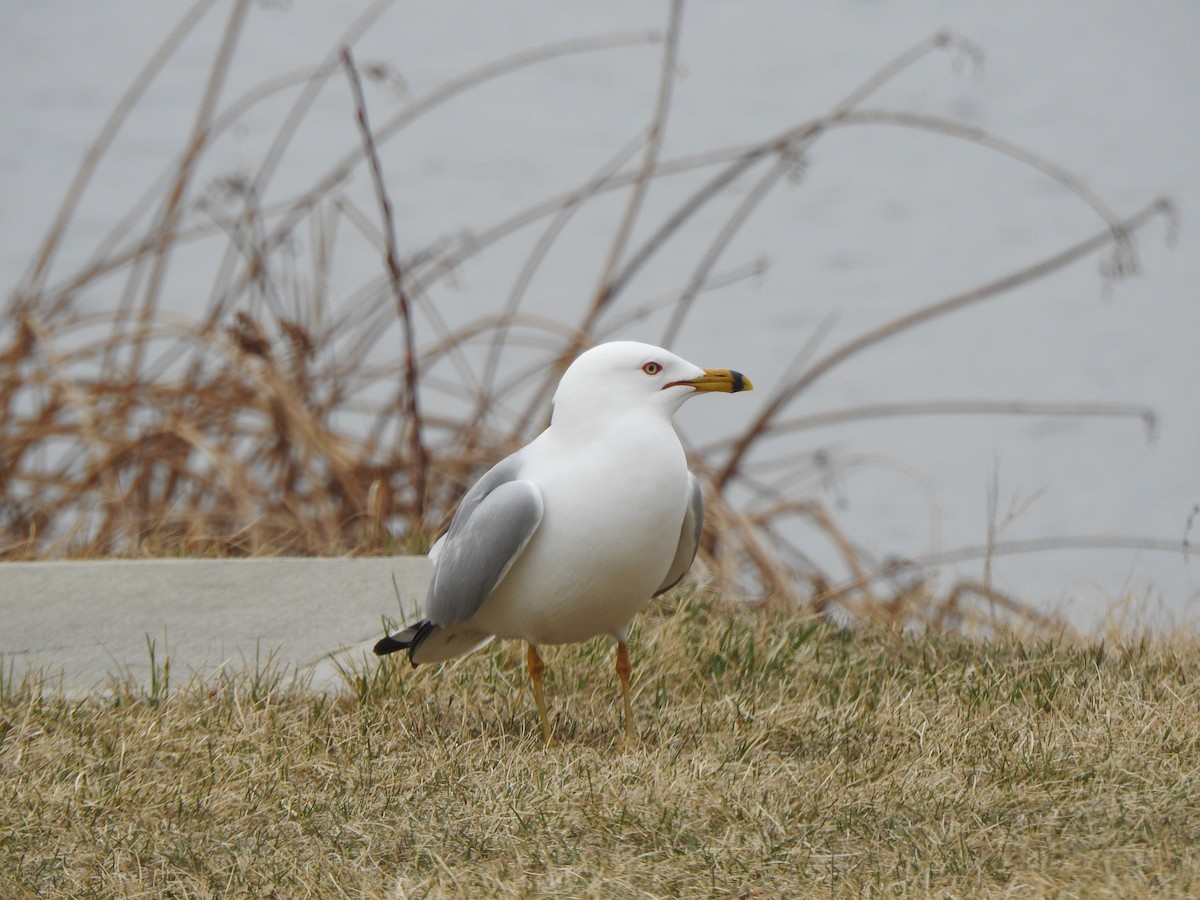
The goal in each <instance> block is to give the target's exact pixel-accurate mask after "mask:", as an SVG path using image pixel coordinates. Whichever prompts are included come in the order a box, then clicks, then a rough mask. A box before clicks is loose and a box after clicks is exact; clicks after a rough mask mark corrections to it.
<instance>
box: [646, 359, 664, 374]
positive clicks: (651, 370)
mask: <svg viewBox="0 0 1200 900" xmlns="http://www.w3.org/2000/svg"><path fill="white" fill-rule="evenodd" d="M642 371H643V372H645V373H646V374H647V375H657V374H658V373H659V372H661V371H662V366H660V365H659V364H658V363H656V362H648V363H646V364H645V365H644V366H642Z"/></svg>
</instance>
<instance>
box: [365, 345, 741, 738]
mask: <svg viewBox="0 0 1200 900" xmlns="http://www.w3.org/2000/svg"><path fill="white" fill-rule="evenodd" d="M751 387H752V385H751V384H750V382H749V380H747V379H746V378H745V377H743V376H742V375H741V374H740V373H738V372H734V371H731V370H728V369H701V368H700V367H698V366H694V365H692V364H691V363H690V362H688V361H687V360H684V359H680V358H679V357H678V356H676V355H674V354H673V353H670V352H668V351H666V350H663V349H662V348H661V347H654V346H651V345H649V344H640V343H635V342H632V341H617V342H614V343H609V344H601V345H599V346H597V347H594V348H592V349H591V350H588V351H587V352H586V353H583V354H582V355H581V356H579V358H578V359H576V360H575V361H574V362H573V363H571V365H570V367H569V368H568V369H567V371H566V372H565V373H564V374H563V377H562V380H561V381H560V382H559V385H558V390H557V391H556V392H555V394H554V400H553V412H552V415H551V419H550V426H549V427H548V428H547V429H546V430H545V431H543V432H542V433H541V434H540V435H539V436H538V437H537V438H535V439H534V440H533V441H531V442H530V443H529V444H527V445H526V446H525V447H523V448H522V449H520V450H518V451H517V452H516V453H513V454H512V455H511V456H509V457H507V458H506V459H503V460H501V461H500V462H499V463H497V464H496V465H495V466H494V467H492V469H490V470H489V471H488V472H487V473H486V474H485V475H484V476H483V477H482V478H480V479H479V481H477V482H476V483H475V485H474V486H473V487H472V488H471V489H470V490H469V491H467V493H466V495H465V496H464V497H463V499H462V501H461V502H460V503H459V506H458V510H457V511H456V512H455V514H454V518H453V519H452V520H451V522H450V528H449V530H448V531H447V532H446V534H445V535H443V536H442V538H441V539H439V540H438V542H437V543H436V544H435V545H434V546H433V549H432V550H431V551H430V553H429V557H430V559H431V560H432V561H433V579H432V581H431V582H430V585H429V593H428V595H427V596H426V599H425V607H424V610H423V614H424V616H425V618H424V619H422V620H421V621H419V622H417V623H416V624H415V625H412V626H410V627H408V628H405V629H404V630H403V631H401V632H399V633H398V634H395V635H390V636H387V637H384V638H383V639H382V640H381V641H379V643H377V644H376V645H375V652H376V653H377V654H379V655H383V654H386V653H393V652H395V651H397V650H407V651H408V658H409V661H410V662H412V664H413V665H414V666H416V665H418V664H420V663H434V662H441V661H443V660H448V659H453V658H455V657H458V656H463V655H464V654H467V653H470V652H471V651H472V650H476V649H478V648H480V647H482V646H483V645H484V644H486V643H488V641H490V640H491V639H492V638H493V637H500V638H509V639H519V640H523V641H525V642H526V644H527V645H528V647H527V651H526V663H527V665H528V668H529V675H530V678H531V679H532V682H533V692H534V698H535V700H536V701H537V708H538V715H539V716H540V717H541V723H542V735H543V737H544V739H545V741H546V743H547V744H549V743H551V741H552V736H551V730H550V720H549V718H548V717H547V714H546V699H545V694H544V693H543V690H542V672H543V669H544V665H543V663H542V659H541V657H540V656H539V655H538V651H537V648H538V646H539V645H540V644H566V643H574V642H576V641H585V640H588V639H589V638H593V637H596V636H598V635H609V636H611V637H612V638H614V639H615V640H616V642H617V657H616V671H617V676H618V678H619V679H620V683H621V697H622V700H623V701H624V707H625V736H626V739H627V740H628V741H630V742H632V740H633V738H634V728H633V707H632V705H631V703H630V699H629V675H630V664H629V650H628V647H627V645H626V638H627V635H628V632H629V625H630V622H632V620H633V617H634V616H635V615H636V614H637V613H638V611H639V610H641V609H642V607H643V606H645V605H646V604H647V603H648V602H649V601H650V599H651V598H652V597H655V596H658V595H659V594H661V593H663V592H664V591H666V590H669V589H670V588H671V587H673V586H674V585H675V584H677V583H678V582H679V580H680V579H681V578H683V576H684V574H685V573H686V572H687V570H688V568H689V567H690V566H691V564H692V560H693V558H694V557H695V555H696V547H697V545H698V543H699V540H700V528H701V524H702V522H703V517H704V506H703V500H702V496H701V492H700V486H699V484H698V483H697V481H696V478H695V476H693V475H692V474H691V473H690V472H689V471H688V468H687V459H686V457H685V455H684V451H683V445H682V444H681V443H680V442H679V436H678V435H677V434H676V433H675V426H674V425H673V423H672V421H671V417H672V415H674V413H675V411H676V410H678V409H679V407H680V406H681V405H682V404H683V402H684V401H685V400H687V399H688V398H689V397H692V396H694V395H695V394H697V393H702V392H710V391H720V392H725V393H734V392H737V391H748V390H750V389H751Z"/></svg>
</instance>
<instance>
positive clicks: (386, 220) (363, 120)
mask: <svg viewBox="0 0 1200 900" xmlns="http://www.w3.org/2000/svg"><path fill="white" fill-rule="evenodd" d="M342 64H343V65H344V66H345V67H346V75H347V76H348V78H349V80H350V89H351V91H352V92H353V95H354V108H355V115H356V120H357V122H358V127H359V131H360V132H361V134H362V142H363V155H364V156H365V157H366V158H367V160H368V162H369V163H370V170H371V180H372V183H373V184H374V186H375V196H376V197H377V198H378V200H379V213H380V218H381V220H382V222H383V232H384V245H385V248H386V249H385V253H384V265H385V266H386V267H387V273H388V282H389V284H390V286H391V289H392V296H393V298H394V299H395V301H396V311H397V313H398V314H399V316H400V326H401V331H402V334H403V338H404V346H403V349H404V405H405V412H406V414H407V417H408V422H407V429H406V437H407V442H408V447H409V452H410V453H411V454H412V460H413V465H412V488H413V506H414V507H415V509H416V516H415V518H416V520H417V521H423V520H424V518H425V510H426V504H427V502H428V497H427V494H428V488H427V482H428V477H429V471H428V470H429V453H428V451H427V450H426V448H425V441H424V436H423V434H422V430H423V429H422V423H421V408H420V400H419V398H418V396H417V391H418V389H419V387H420V373H419V372H418V370H417V349H416V338H415V336H414V334H413V319H412V302H411V301H410V300H409V297H408V292H407V290H406V289H405V287H404V273H403V272H402V271H401V269H400V259H399V255H398V254H397V251H396V227H395V223H394V221H393V217H392V203H391V200H390V199H389V198H388V194H387V190H386V188H385V187H384V184H383V167H382V166H381V165H380V163H379V154H378V152H377V150H376V148H375V139H374V137H373V136H372V134H371V127H370V125H369V124H368V122H367V106H366V100H365V99H364V97H363V90H362V82H361V80H360V79H359V77H358V70H357V69H356V68H355V67H354V57H353V56H352V55H351V53H350V48H349V47H343V48H342Z"/></svg>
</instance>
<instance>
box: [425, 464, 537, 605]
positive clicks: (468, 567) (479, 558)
mask: <svg viewBox="0 0 1200 900" xmlns="http://www.w3.org/2000/svg"><path fill="white" fill-rule="evenodd" d="M519 457H520V453H519V452H518V453H515V454H513V455H512V456H510V457H508V458H507V459H505V460H502V461H501V462H499V463H497V464H496V465H495V466H494V467H492V469H491V470H489V471H488V472H487V473H486V474H485V475H484V476H483V477H482V478H480V479H479V481H477V482H476V483H475V485H474V486H473V487H472V488H471V490H469V491H467V494H466V496H465V497H463V499H462V502H461V503H460V504H459V506H458V511H457V512H456V513H455V514H454V519H453V520H452V521H451V522H450V530H449V531H447V532H446V535H445V537H443V538H442V540H441V541H440V546H439V547H438V552H437V554H436V558H435V559H434V568H433V580H432V581H431V582H430V584H429V594H428V595H427V597H426V598H425V616H426V617H427V618H428V619H429V620H430V621H431V622H434V623H436V624H438V625H452V624H454V623H457V622H463V621H466V620H467V619H469V618H470V617H471V616H472V615H474V613H475V611H476V610H477V609H479V607H480V605H481V604H482V603H483V601H484V600H486V599H487V597H488V595H489V594H490V593H491V592H492V591H493V590H494V589H495V587H496V585H498V584H499V583H500V581H501V579H503V578H504V576H505V575H506V574H508V570H509V569H510V568H512V565H513V563H515V562H516V561H517V559H518V558H519V557H520V555H521V552H522V551H523V550H524V549H525V547H526V545H527V544H528V543H529V539H530V538H532V537H533V533H534V532H535V531H537V527H538V525H539V524H540V523H541V521H542V495H541V492H540V491H539V490H538V489H537V486H536V485H534V484H532V483H531V482H528V481H520V480H518V479H517V478H516V474H517V472H519V471H520V461H519Z"/></svg>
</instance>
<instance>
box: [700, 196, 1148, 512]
mask: <svg viewBox="0 0 1200 900" xmlns="http://www.w3.org/2000/svg"><path fill="white" fill-rule="evenodd" d="M1169 211H1170V204H1169V203H1168V202H1167V201H1166V200H1164V199H1161V198H1160V199H1158V200H1155V201H1154V202H1153V203H1150V204H1149V205H1147V206H1146V207H1144V208H1143V209H1141V210H1139V211H1138V212H1136V213H1134V214H1133V215H1132V216H1130V217H1129V218H1127V219H1124V220H1122V221H1120V222H1118V223H1117V226H1116V227H1113V228H1108V229H1105V230H1104V231H1102V232H1100V233H1098V234H1095V235H1092V236H1091V237H1089V238H1086V239H1085V240H1082V241H1079V242H1078V243H1076V244H1073V245H1071V246H1070V247H1067V248H1066V249H1065V250H1061V251H1059V252H1058V253H1055V254H1053V255H1052V256H1048V257H1046V258H1045V259H1042V260H1039V261H1038V262H1036V263H1034V264H1033V265H1030V266H1026V267H1025V268H1023V269H1019V270H1017V271H1015V272H1011V273H1009V274H1008V275H1005V276H1004V277H1002V278H998V279H996V280H995V281H991V282H988V283H987V284H983V285H980V286H979V287H976V288H973V289H971V290H969V291H964V292H963V293H961V294H955V295H953V296H951V297H948V298H946V299H945V300H940V301H938V302H937V303H932V304H930V305H928V306H924V307H921V308H920V309H917V310H914V311H913V312H911V313H908V314H906V315H903V316H900V317H898V318H896V319H893V320H891V321H890V322H886V323H885V324H883V325H881V326H879V327H878V328H873V329H871V330H870V331H867V332H865V333H864V334H861V335H859V336H858V337H856V338H854V339H853V340H850V341H848V342H846V343H845V344H843V345H842V346H840V347H838V348H836V349H835V350H833V351H831V352H829V353H828V354H826V355H825V356H823V357H821V358H820V359H818V360H817V361H815V362H814V363H813V364H812V365H810V366H809V367H808V369H807V370H805V371H804V372H803V373H802V374H801V375H800V376H799V377H797V378H796V379H795V380H793V381H791V382H789V383H788V384H786V385H782V386H780V388H779V389H778V390H777V391H776V393H775V395H774V396H773V397H772V399H771V400H770V402H768V403H767V404H766V406H765V407H764V408H763V411H762V412H761V413H760V414H759V416H758V418H757V419H756V420H755V422H754V423H753V424H752V425H751V426H750V427H749V428H748V429H747V430H746V432H745V433H744V434H743V435H742V436H741V437H740V438H739V439H738V441H737V442H736V443H735V444H734V447H733V451H732V452H731V453H730V456H729V460H728V461H727V462H726V464H725V465H724V466H723V467H722V468H721V470H720V473H719V474H718V476H717V487H718V489H723V488H724V487H725V485H726V484H727V483H728V482H729V480H730V479H731V478H732V477H733V476H734V475H735V474H736V473H737V471H738V468H739V467H740V466H741V463H742V459H743V457H744V456H745V454H746V453H747V451H748V450H749V449H750V448H751V447H752V446H754V444H755V443H756V442H757V441H758V439H759V438H760V437H761V436H762V435H764V434H765V433H766V432H767V431H768V430H770V428H771V427H772V425H773V423H774V420H775V417H776V415H777V414H778V413H779V412H780V411H781V410H782V409H784V408H785V407H786V406H787V405H788V404H790V403H791V402H792V401H793V400H795V399H796V398H797V397H798V396H800V395H801V394H802V393H803V392H804V391H805V390H807V389H808V388H809V387H810V386H811V385H812V384H813V383H814V382H815V381H817V379H819V378H821V377H822V376H823V375H826V374H827V373H828V372H830V371H831V370H832V369H834V368H836V367H837V366H839V365H841V364H842V363H844V362H845V361H846V360H848V359H850V358H852V357H854V356H855V355H857V354H859V353H861V352H862V351H864V350H866V349H868V348H870V347H873V346H874V345H876V344H879V343H881V342H882V341H885V340H887V339H889V338H892V337H895V336H896V335H898V334H902V333H903V332H905V331H908V330H909V329H911V328H915V327H916V326H918V325H923V324H924V323H926V322H929V321H931V320H933V319H936V318H939V317H940V316H944V315H947V314H948V313H952V312H955V311H957V310H961V309H965V308H966V307H968V306H972V305H974V304H976V303H981V302H983V301H985V300H989V299H991V298H993V297H996V296H999V295H1001V294H1004V293H1006V292H1008V291H1011V290H1013V289H1014V288H1018V287H1021V286H1023V285H1026V284H1028V283H1030V282H1031V281H1036V280H1037V279H1039V278H1042V277H1045V276H1046V275H1048V274H1050V273H1051V272H1054V271H1057V270H1058V269H1061V268H1063V267H1064V266H1067V265H1070V264H1071V263H1073V262H1075V261H1076V260H1078V259H1080V258H1081V257H1084V256H1087V255H1088V254H1089V253H1093V252H1095V251H1096V250H1098V249H1100V248H1101V247H1104V246H1107V245H1108V244H1111V243H1112V242H1113V241H1114V240H1115V239H1116V238H1115V235H1119V234H1129V233H1131V232H1134V231H1136V230H1137V229H1138V228H1140V227H1142V226H1143V225H1145V224H1146V223H1147V222H1149V221H1151V220H1152V219H1154V218H1156V217H1158V216H1162V215H1166V214H1168V213H1169Z"/></svg>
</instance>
